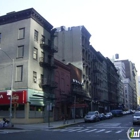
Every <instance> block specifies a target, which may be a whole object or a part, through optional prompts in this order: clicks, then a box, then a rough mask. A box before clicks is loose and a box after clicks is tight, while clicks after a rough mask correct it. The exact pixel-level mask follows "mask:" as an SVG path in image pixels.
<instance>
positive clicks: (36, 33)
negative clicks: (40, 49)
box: [34, 30, 38, 41]
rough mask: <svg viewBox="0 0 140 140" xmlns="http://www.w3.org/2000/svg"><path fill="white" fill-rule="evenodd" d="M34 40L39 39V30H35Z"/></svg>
mask: <svg viewBox="0 0 140 140" xmlns="http://www.w3.org/2000/svg"><path fill="white" fill-rule="evenodd" d="M34 40H35V41H38V31H36V30H35V31H34Z"/></svg>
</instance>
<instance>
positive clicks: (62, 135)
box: [0, 115, 140, 140]
mask: <svg viewBox="0 0 140 140" xmlns="http://www.w3.org/2000/svg"><path fill="white" fill-rule="evenodd" d="M130 127H133V128H134V129H135V130H138V129H139V128H140V127H139V125H135V126H133V125H132V115H126V116H122V117H114V118H113V119H108V120H104V121H99V122H94V123H81V124H77V125H72V126H69V127H66V128H63V129H46V130H39V131H34V130H9V131H8V130H4V131H2V130H0V140H5V139H6V140H25V139H26V140H40V139H42V140H45V139H47V140H64V139H65V140H128V138H127V134H126V132H127V130H128V129H129V128H130Z"/></svg>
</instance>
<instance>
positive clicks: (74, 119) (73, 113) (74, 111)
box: [73, 96, 76, 123]
mask: <svg viewBox="0 0 140 140" xmlns="http://www.w3.org/2000/svg"><path fill="white" fill-rule="evenodd" d="M75 107H76V96H74V113H73V114H74V123H75Z"/></svg>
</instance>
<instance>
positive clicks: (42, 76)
mask: <svg viewBox="0 0 140 140" xmlns="http://www.w3.org/2000/svg"><path fill="white" fill-rule="evenodd" d="M40 77H41V84H43V83H44V75H43V74H41V76H40Z"/></svg>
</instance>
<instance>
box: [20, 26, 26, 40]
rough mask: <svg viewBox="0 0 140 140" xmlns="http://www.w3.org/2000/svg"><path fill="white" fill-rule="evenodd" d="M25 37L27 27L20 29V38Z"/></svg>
mask: <svg viewBox="0 0 140 140" xmlns="http://www.w3.org/2000/svg"><path fill="white" fill-rule="evenodd" d="M24 38H25V28H20V29H19V30H18V39H24Z"/></svg>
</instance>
